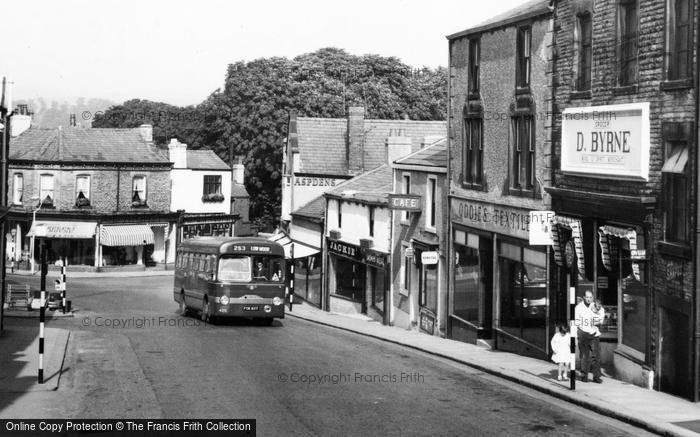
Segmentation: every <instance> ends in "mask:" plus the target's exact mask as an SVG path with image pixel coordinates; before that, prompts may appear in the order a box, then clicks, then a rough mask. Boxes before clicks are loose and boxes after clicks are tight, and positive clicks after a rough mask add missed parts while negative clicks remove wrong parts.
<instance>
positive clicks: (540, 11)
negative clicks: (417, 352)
mask: <svg viewBox="0 0 700 437" xmlns="http://www.w3.org/2000/svg"><path fill="white" fill-rule="evenodd" d="M552 26H553V24H552V11H551V8H550V2H549V1H548V0H536V1H529V2H527V3H525V4H524V5H522V6H520V7H518V8H516V9H514V10H511V11H509V12H506V13H505V14H502V15H500V16H497V17H494V18H493V19H491V20H488V21H487V22H485V23H483V24H481V25H478V26H476V27H473V28H471V29H467V30H465V31H463V32H459V33H456V34H454V35H450V36H448V40H449V73H450V80H449V121H448V122H449V140H448V153H449V159H448V164H447V168H448V179H449V197H448V203H449V231H448V235H447V241H448V250H449V252H448V257H447V259H448V260H450V262H449V263H448V265H449V267H450V268H449V271H448V272H447V274H448V284H449V287H448V294H449V296H448V307H447V320H446V325H447V326H446V329H447V336H448V337H449V338H452V339H456V340H461V341H466V342H470V343H478V344H482V345H484V346H487V347H495V348H497V349H501V350H508V351H513V352H517V353H520V354H525V355H530V356H535V357H540V358H544V359H547V358H548V354H549V348H550V346H549V339H550V338H551V335H552V332H553V327H554V325H555V323H556V322H557V321H564V320H565V319H563V320H558V318H557V315H558V314H560V313H561V312H562V311H565V310H566V304H565V302H562V301H561V297H560V293H559V290H558V289H557V288H553V287H550V285H549V281H548V279H549V275H550V273H551V271H552V262H551V257H550V250H549V248H548V246H546V245H535V244H530V241H529V230H530V212H531V211H543V210H547V209H549V196H548V194H547V192H546V191H545V187H547V186H548V185H549V184H550V182H551V178H552V168H551V162H552V160H551V158H552V156H551V155H552V147H551V143H550V137H551V123H552V119H551V117H548V114H551V111H552V96H551V85H552V83H551V81H552V75H551V65H552ZM564 316H565V313H564Z"/></svg>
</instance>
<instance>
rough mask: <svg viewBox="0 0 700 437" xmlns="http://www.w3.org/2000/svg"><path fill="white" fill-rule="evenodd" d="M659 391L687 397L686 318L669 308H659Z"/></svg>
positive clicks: (687, 335) (688, 334) (687, 333)
mask: <svg viewBox="0 0 700 437" xmlns="http://www.w3.org/2000/svg"><path fill="white" fill-rule="evenodd" d="M659 325H660V327H661V332H660V333H659V334H660V335H659V366H658V367H659V369H658V370H659V390H660V391H662V392H666V393H671V394H674V395H677V396H683V397H688V395H689V392H688V389H689V388H690V386H691V384H688V381H690V375H689V372H688V363H689V355H688V351H689V350H690V347H689V345H688V339H689V338H690V330H689V329H688V316H687V315H685V314H683V313H680V312H678V311H674V310H671V309H669V308H665V307H660V308H659Z"/></svg>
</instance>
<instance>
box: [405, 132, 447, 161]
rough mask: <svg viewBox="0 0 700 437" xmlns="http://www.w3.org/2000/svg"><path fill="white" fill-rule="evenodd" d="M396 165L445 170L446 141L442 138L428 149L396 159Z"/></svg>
mask: <svg viewBox="0 0 700 437" xmlns="http://www.w3.org/2000/svg"><path fill="white" fill-rule="evenodd" d="M396 164H399V165H420V166H429V167H443V168H447V140H446V139H444V138H443V139H442V140H440V141H438V142H436V143H434V144H432V145H430V146H428V147H425V148H423V149H421V150H419V151H417V152H414V153H412V154H410V155H407V156H405V157H403V158H401V159H398V160H396Z"/></svg>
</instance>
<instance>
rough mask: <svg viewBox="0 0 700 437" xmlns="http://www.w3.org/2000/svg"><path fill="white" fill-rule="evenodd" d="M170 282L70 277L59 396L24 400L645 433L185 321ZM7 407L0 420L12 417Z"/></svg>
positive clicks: (266, 330)
mask: <svg viewBox="0 0 700 437" xmlns="http://www.w3.org/2000/svg"><path fill="white" fill-rule="evenodd" d="M13 279H17V277H14V278H13ZM19 280H26V279H24V278H21V279H19ZM29 281H37V279H36V278H31V279H29ZM171 281H172V278H170V277H143V278H128V279H127V278H102V279H74V280H69V283H68V290H69V291H68V292H69V296H70V298H71V300H72V301H73V306H74V307H75V308H77V309H78V311H77V312H76V317H75V318H73V319H60V320H52V321H51V322H50V323H51V326H55V327H63V328H66V329H70V330H71V331H72V336H71V342H70V345H69V349H68V356H67V359H66V363H65V365H64V367H65V368H66V369H67V370H66V372H65V374H64V375H63V377H62V380H61V388H60V389H59V390H58V391H57V392H52V393H49V394H43V395H42V397H41V398H36V399H33V398H31V396H38V395H33V394H32V395H30V394H28V395H27V398H26V399H24V401H25V402H26V401H28V400H31V402H33V404H32V405H35V407H34V409H35V410H37V412H39V413H40V415H41V417H56V418H63V417H74V418H139V417H153V418H255V419H257V426H258V433H259V435H433V434H434V435H475V434H478V435H486V436H488V435H494V436H496V435H498V436H501V435H542V434H547V435H584V434H585V435H586V436H597V435H600V436H603V435H605V436H611V435H613V436H614V435H644V433H643V432H642V431H640V430H638V429H636V428H633V427H630V426H628V425H626V424H623V423H621V422H618V421H615V420H612V419H609V418H606V417H603V416H600V415H597V414H594V413H592V412H589V411H587V410H583V409H580V408H578V407H575V406H572V405H569V404H566V403H563V402H562V401H559V400H555V399H553V398H550V397H548V396H546V395H543V394H541V393H537V392H534V391H531V390H528V389H526V388H523V387H519V386H513V384H512V383H510V382H506V381H502V380H500V379H498V378H496V377H493V376H490V375H486V374H484V373H482V372H479V371H477V370H474V369H472V368H469V367H466V366H463V365H459V364H456V363H452V362H450V361H448V360H444V359H438V358H435V357H432V356H429V355H427V354H424V353H420V352H417V351H413V350H411V349H407V348H404V347H401V346H397V345H394V344H390V343H386V342H382V341H380V340H375V339H370V338H366V337H363V336H360V335H356V334H352V333H348V332H344V331H341V330H337V329H334V328H330V327H326V326H321V325H317V324H313V323H311V322H307V321H303V320H300V319H295V318H293V317H287V318H285V319H284V320H282V321H276V322H275V323H274V324H273V326H271V327H266V326H262V325H257V324H254V323H251V322H247V321H237V322H229V323H224V324H219V325H207V324H204V323H202V322H200V321H199V320H198V319H197V318H196V317H182V316H181V315H180V314H179V312H178V310H177V305H176V303H175V302H174V301H173V300H172V297H171V288H170V287H171ZM11 323H24V324H26V325H27V327H28V328H30V327H31V326H33V325H30V323H32V322H31V321H27V320H24V321H20V320H18V319H14V320H12V321H11ZM20 401H21V399H20ZM5 408H6V410H5V411H0V416H2V417H8V416H7V415H8V414H16V412H17V409H16V408H15V409H14V410H13V409H12V408H13V407H12V406H6V407H5Z"/></svg>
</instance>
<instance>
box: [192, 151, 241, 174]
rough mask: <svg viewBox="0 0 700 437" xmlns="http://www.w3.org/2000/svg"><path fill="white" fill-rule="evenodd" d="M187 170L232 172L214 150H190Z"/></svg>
mask: <svg viewBox="0 0 700 437" xmlns="http://www.w3.org/2000/svg"><path fill="white" fill-rule="evenodd" d="M187 168H190V169H193V170H224V171H230V170H231V167H229V165H228V164H226V163H225V162H224V161H223V160H222V159H221V158H219V155H217V154H216V153H214V151H213V150H206V149H204V150H188V151H187Z"/></svg>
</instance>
